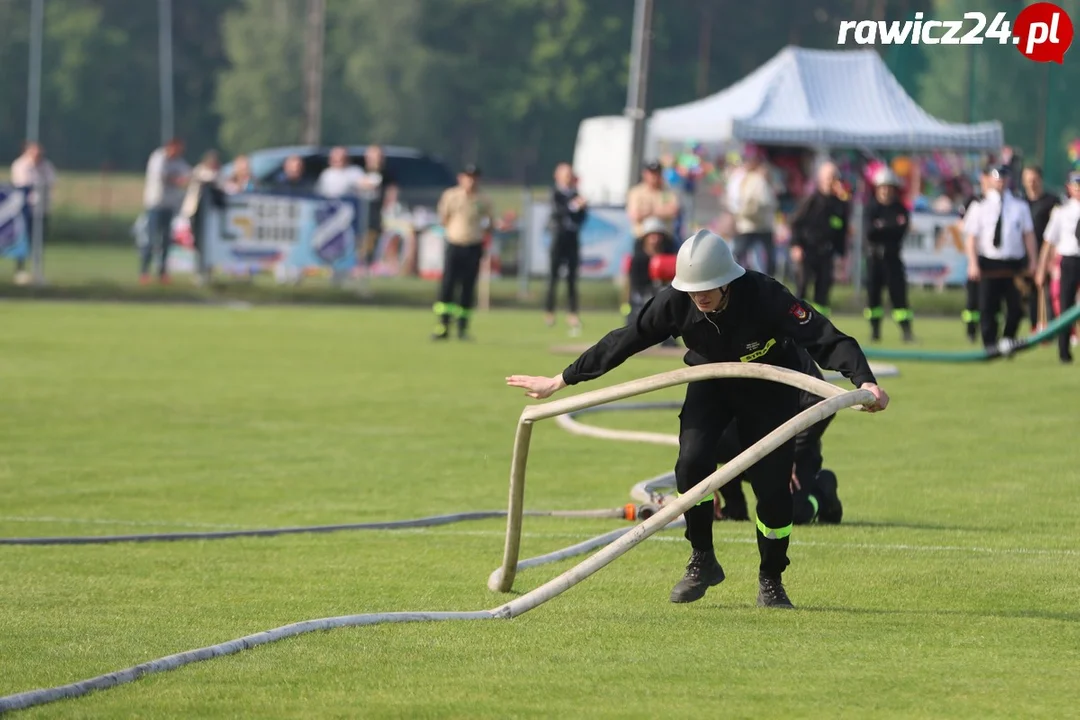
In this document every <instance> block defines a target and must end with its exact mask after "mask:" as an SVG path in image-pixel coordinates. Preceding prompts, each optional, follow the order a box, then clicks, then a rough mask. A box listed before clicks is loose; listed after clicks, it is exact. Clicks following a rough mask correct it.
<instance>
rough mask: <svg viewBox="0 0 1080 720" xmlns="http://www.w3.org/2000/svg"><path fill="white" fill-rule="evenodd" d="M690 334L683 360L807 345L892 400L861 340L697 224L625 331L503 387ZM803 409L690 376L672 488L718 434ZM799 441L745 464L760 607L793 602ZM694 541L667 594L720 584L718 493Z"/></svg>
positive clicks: (759, 432)
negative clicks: (785, 576)
mask: <svg viewBox="0 0 1080 720" xmlns="http://www.w3.org/2000/svg"><path fill="white" fill-rule="evenodd" d="M669 336H670V337H682V338H683V340H684V342H685V344H686V347H687V350H688V352H687V353H686V356H685V357H684V362H686V363H687V364H688V365H704V364H707V363H717V362H760V363H766V364H769V365H774V366H778V367H783V368H789V369H791V370H798V369H799V368H800V367H801V363H800V360H799V355H798V350H797V348H798V347H800V346H801V347H803V348H805V349H806V351H807V352H808V353H809V354H810V356H811V357H812V358H813V359H814V360H815V361H816V362H817V363H818V364H819V365H820V366H821V367H823V368H825V369H830V370H837V371H839V372H840V373H841V374H842V375H843V376H844V377H846V378H848V380H850V381H851V382H852V383H853V384H854V385H855V387H858V388H863V389H866V390H867V391H868V392H870V393H872V394H873V396H874V397H875V398H876V400H875V401H874V402H873V403H871V404H870V405H869V406H867V407H866V409H867V410H869V411H871V412H874V411H877V410H884V409H885V407H886V406H887V405H888V402H889V396H888V395H887V394H886V393H885V391H884V390H882V389H881V388H880V387H878V385H877V380H876V379H875V378H874V373H873V371H872V370H871V369H870V365H869V363H868V362H867V361H866V356H865V355H864V354H863V351H862V349H861V348H860V347H859V344H858V343H857V342H856V341H855V340H854V339H853V338H851V337H848V336H847V335H845V334H843V333H842V332H840V331H839V330H837V329H836V327H835V326H834V325H833V324H832V323H831V322H829V320H828V319H827V318H826V317H825V316H824V315H822V314H821V313H819V312H817V311H815V310H814V309H812V308H810V307H808V306H807V304H806V303H804V302H803V301H801V300H797V299H796V298H795V297H794V296H793V295H792V294H791V293H790V292H789V291H788V289H787V288H786V287H784V286H783V285H782V284H781V283H779V282H777V281H776V280H774V279H772V278H770V277H769V276H768V275H764V274H762V273H759V272H755V271H748V270H746V269H744V268H743V267H741V266H740V265H739V264H738V263H736V262H735V259H734V257H733V256H732V254H731V248H730V247H729V245H728V243H727V241H726V240H724V239H723V238H721V237H720V236H718V235H715V234H713V233H711V232H709V231H707V230H701V231H699V232H698V233H697V234H696V235H694V236H693V237H692V238H690V239H688V240H687V241H686V242H684V243H683V244H682V247H680V248H679V252H678V255H677V258H676V264H675V279H674V281H673V282H672V284H671V286H669V287H666V288H664V289H663V290H661V291H660V292H658V293H657V294H656V297H654V298H652V299H651V300H650V301H649V302H647V303H646V304H645V307H644V308H643V309H642V311H641V313H640V314H639V315H638V317H637V320H636V322H635V323H634V324H633V325H628V326H625V327H620V328H618V329H616V330H612V331H611V332H609V333H608V334H607V335H605V336H604V337H603V338H602V339H601V340H600V341H599V342H597V343H596V344H595V345H593V346H592V347H591V348H589V349H588V350H586V351H585V352H584V353H583V354H582V355H581V356H580V357H579V358H578V359H577V360H575V361H574V362H573V363H571V364H570V366H569V367H567V368H566V369H565V370H563V371H562V373H560V374H558V375H556V376H554V377H543V376H530V375H511V376H509V377H507V378H506V383H507V385H509V386H511V387H519V388H524V389H525V390H526V394H527V395H528V396H529V397H533V398H546V397H549V396H551V395H552V394H553V393H555V392H557V391H559V390H561V389H563V388H565V387H567V386H569V385H576V384H578V383H582V382H586V381H588V380H594V379H596V378H599V377H601V376H603V375H604V374H605V373H607V372H609V371H611V370H614V369H615V368H617V367H619V366H620V365H621V364H622V363H624V362H625V361H626V360H627V359H629V358H630V357H631V356H632V355H634V354H636V353H639V352H641V351H643V350H645V349H647V348H650V347H652V346H653V345H656V344H657V343H659V342H661V341H663V340H664V339H665V338H667V337H669ZM798 411H799V392H798V390H796V389H795V388H792V387H790V386H788V385H784V384H780V383H768V382H762V381H761V380H755V379H715V380H702V381H696V382H692V383H689V384H688V385H687V386H686V399H685V401H684V402H683V407H682V411H681V412H680V413H679V458H678V460H677V461H676V463H675V482H676V488H677V489H678V491H679V492H680V493H685V492H688V491H689V490H690V489H691V488H693V487H694V486H695V485H697V484H698V483H700V482H701V481H702V480H704V479H705V478H706V477H708V476H709V475H711V474H712V473H713V472H714V471H715V470H716V465H717V463H716V451H717V446H718V445H719V442H720V438H721V436H722V435H723V434H724V431H725V430H726V429H727V427H728V425H729V424H730V423H731V421H732V420H737V421H738V428H739V440H740V441H741V442H742V443H743V445H744V446H746V447H749V446H750V445H753V444H754V443H756V442H757V441H758V440H760V439H762V438H763V437H765V436H766V435H768V434H769V433H770V432H772V431H773V430H775V429H776V428H778V427H780V425H782V424H783V423H785V422H787V421H788V420H790V419H791V418H792V417H794V416H795V415H796V414H797V413H798ZM794 455H795V441H794V439H791V440H788V441H787V442H785V443H783V444H782V445H781V446H779V447H778V448H777V449H776V450H774V451H773V452H771V453H770V454H769V455H767V456H765V457H764V458H762V459H761V460H760V461H758V462H757V464H755V465H754V466H753V467H751V468H750V469H749V470H747V475H748V476H749V478H750V483H751V485H752V486H753V488H754V494H755V495H756V496H757V501H758V502H757V513H756V514H757V543H758V552H759V555H760V558H761V562H760V564H759V567H758V597H757V602H758V605H760V606H764V607H777V608H790V607H793V606H792V604H791V601H790V600H789V599H788V596H787V592H786V591H785V589H784V585H783V582H782V579H781V575H782V573H783V572H784V570H785V568H787V566H788V564H789V561H788V557H787V550H788V544H789V541H790V538H789V536H790V535H791V528H792V520H793V506H792V499H791V491H790V488H789V482H790V479H791V468H792V465H793V464H794ZM683 517H684V518H685V519H686V539H687V540H689V541H690V545H691V547H692V552H691V555H690V561H689V563H687V566H686V574H685V575H684V576H683V578H682V579H681V580H680V581H679V582H678V583H677V584H676V585H675V587H674V589H673V590H672V591H671V601H672V602H676V603H684V602H693V601H695V600H699V599H701V598H702V597H704V595H705V592H706V591H707V590H708V589H709V588H710V587H712V586H714V585H718V584H720V583H721V582H722V581H723V580H724V571H723V568H721V567H720V564H719V562H717V559H716V555H715V553H714V551H713V538H712V523H713V519H714V507H713V498H712V497H711V496H710V497H709V498H708V499H707V500H704V501H702V502H701V503H699V504H698V505H696V506H694V507H692V508H690V509H689V510H688V511H686V513H685V514H684V516H683Z"/></svg>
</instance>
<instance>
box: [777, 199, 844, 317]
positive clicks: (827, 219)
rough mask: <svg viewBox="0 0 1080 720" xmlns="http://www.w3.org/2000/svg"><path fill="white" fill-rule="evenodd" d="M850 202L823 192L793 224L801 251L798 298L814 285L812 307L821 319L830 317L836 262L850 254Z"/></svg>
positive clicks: (805, 205)
mask: <svg viewBox="0 0 1080 720" xmlns="http://www.w3.org/2000/svg"><path fill="white" fill-rule="evenodd" d="M848 210H849V206H848V201H847V200H842V199H841V198H839V197H837V196H836V195H826V194H824V193H822V192H821V191H820V190H815V191H814V194H813V195H811V196H810V197H808V198H807V199H806V200H804V201H803V204H802V205H800V206H799V209H798V210H796V211H795V215H794V216H793V217H792V220H791V231H792V244H794V245H795V246H797V247H800V248H802V252H803V261H802V267H801V268H800V271H799V278H798V289H797V293H796V294H797V295H798V296H799V297H800V298H805V297H806V288H807V286H808V285H809V284H810V282H811V280H812V281H813V283H814V299H813V301H812V302H811V303H810V304H811V305H813V307H814V308H815V309H816V310H817V311H818V312H820V313H821V314H822V315H826V316H827V315H829V312H830V306H829V295H830V293H831V292H832V286H833V262H834V259H835V258H838V257H843V256H844V254H845V253H846V252H847V229H848Z"/></svg>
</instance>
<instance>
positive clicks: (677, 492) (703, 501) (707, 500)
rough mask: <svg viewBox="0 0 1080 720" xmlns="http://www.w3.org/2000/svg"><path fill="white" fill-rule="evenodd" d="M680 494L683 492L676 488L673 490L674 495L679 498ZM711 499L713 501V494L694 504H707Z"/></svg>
mask: <svg viewBox="0 0 1080 720" xmlns="http://www.w3.org/2000/svg"><path fill="white" fill-rule="evenodd" d="M682 496H683V494H682V493H681V492H679V491H678V490H676V491H675V497H677V498H680V497H682ZM712 501H713V496H712V495H709V496H708V497H707V498H705V499H704V500H701V501H700V502H697V503H694V504H695V505H707V504H709V503H711V502H712Z"/></svg>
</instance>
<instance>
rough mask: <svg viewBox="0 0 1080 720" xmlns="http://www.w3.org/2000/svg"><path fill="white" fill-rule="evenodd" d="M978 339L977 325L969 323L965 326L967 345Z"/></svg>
mask: <svg viewBox="0 0 1080 720" xmlns="http://www.w3.org/2000/svg"><path fill="white" fill-rule="evenodd" d="M978 337H979V324H978V323H973V322H969V323H968V324H967V339H968V342H969V343H973V342H975V341H976V339H978Z"/></svg>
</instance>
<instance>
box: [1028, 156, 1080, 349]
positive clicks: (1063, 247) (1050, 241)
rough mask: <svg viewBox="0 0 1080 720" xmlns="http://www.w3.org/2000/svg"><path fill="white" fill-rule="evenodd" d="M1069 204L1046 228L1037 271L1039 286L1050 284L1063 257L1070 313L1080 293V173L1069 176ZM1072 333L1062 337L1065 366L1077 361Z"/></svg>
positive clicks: (1065, 307) (1064, 305)
mask: <svg viewBox="0 0 1080 720" xmlns="http://www.w3.org/2000/svg"><path fill="white" fill-rule="evenodd" d="M1067 187H1068V191H1069V201H1068V202H1067V203H1065V204H1064V205H1061V206H1059V207H1056V208H1054V211H1053V212H1052V213H1051V214H1050V222H1049V223H1048V224H1047V226H1046V233H1045V234H1044V235H1043V239H1044V240H1045V241H1046V243H1045V244H1044V245H1043V250H1042V254H1041V255H1040V257H1039V267H1038V269H1037V270H1036V271H1035V284H1036V285H1038V286H1039V287H1043V286H1044V285H1045V284H1046V280H1047V274H1048V270H1049V268H1050V267H1051V266H1052V263H1053V262H1054V257H1055V256H1060V257H1061V280H1060V283H1061V312H1062V314H1064V313H1066V312H1068V311H1069V309H1070V308H1072V307H1073V306H1074V305H1075V304H1076V292H1077V290H1080V242H1078V240H1077V235H1078V231H1080V172H1073V173H1069V182H1068V186H1067ZM1069 335H1070V333H1069V331H1068V330H1065V331H1063V332H1062V333H1061V334H1059V335H1058V357H1059V358H1060V359H1061V362H1063V363H1071V362H1072V361H1073V356H1072V350H1071V348H1070V345H1069Z"/></svg>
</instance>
